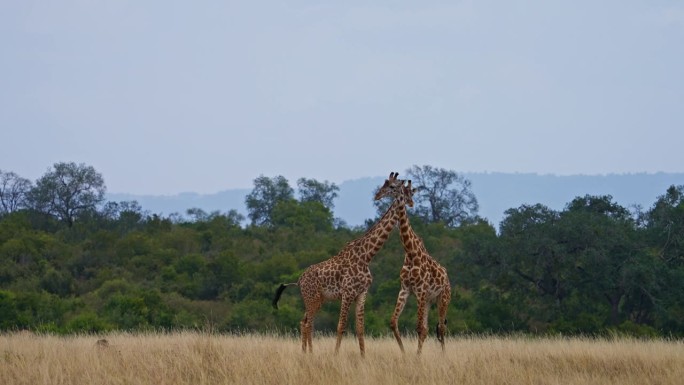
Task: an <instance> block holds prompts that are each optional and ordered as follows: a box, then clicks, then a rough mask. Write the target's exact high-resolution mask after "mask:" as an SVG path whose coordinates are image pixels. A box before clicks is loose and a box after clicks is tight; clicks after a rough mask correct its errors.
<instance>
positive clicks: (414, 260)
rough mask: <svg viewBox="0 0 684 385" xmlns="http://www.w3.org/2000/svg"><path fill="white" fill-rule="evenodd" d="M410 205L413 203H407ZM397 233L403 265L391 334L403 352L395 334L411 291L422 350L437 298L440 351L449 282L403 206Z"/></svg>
mask: <svg viewBox="0 0 684 385" xmlns="http://www.w3.org/2000/svg"><path fill="white" fill-rule="evenodd" d="M402 189H403V190H404V195H406V196H407V197H408V198H407V199H409V200H411V202H412V200H413V198H412V197H413V193H414V192H415V191H416V189H414V188H412V187H411V181H410V180H409V181H408V184H407V185H406V186H402ZM410 206H411V207H412V206H413V205H410ZM398 216H399V234H400V237H401V243H402V244H403V246H404V265H403V266H402V268H401V273H400V274H399V278H400V280H401V290H400V291H399V296H398V297H397V304H396V306H395V308H394V313H393V314H392V319H391V321H390V326H391V327H392V332H393V333H394V337H395V338H396V339H397V342H398V343H399V348H400V349H401V351H402V352H403V351H404V344H403V343H402V342H401V336H400V335H399V327H398V322H399V316H400V315H401V312H402V311H403V310H404V306H405V305H406V300H407V299H408V296H409V295H410V294H411V293H413V294H414V295H415V296H416V299H417V300H418V326H417V328H416V331H417V332H418V354H420V352H421V351H422V349H423V342H424V341H425V338H426V337H427V332H428V329H427V319H428V311H429V305H430V303H432V302H434V301H437V302H438V304H437V308H438V313H439V321H438V324H437V339H438V340H439V342H440V344H441V345H442V351H444V335H445V333H446V312H447V307H448V306H449V301H451V285H450V284H449V278H448V276H447V271H446V269H445V268H444V267H443V266H442V265H440V264H439V263H438V262H437V261H436V260H435V259H434V258H432V257H431V256H430V254H428V252H427V250H426V249H425V244H424V243H423V240H422V239H421V238H420V237H419V236H418V235H417V234H416V233H415V232H414V231H413V229H412V228H411V224H410V223H409V218H408V215H407V213H406V207H405V206H403V205H402V206H401V207H399V208H398Z"/></svg>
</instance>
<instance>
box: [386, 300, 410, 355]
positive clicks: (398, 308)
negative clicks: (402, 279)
mask: <svg viewBox="0 0 684 385" xmlns="http://www.w3.org/2000/svg"><path fill="white" fill-rule="evenodd" d="M408 296H409V291H408V289H405V288H403V287H402V289H401V290H400V291H399V296H398V297H397V304H396V305H395V306H394V313H392V319H391V320H390V327H391V328H392V333H394V338H395V339H396V340H397V343H398V344H399V349H401V352H402V353H403V352H404V344H403V343H402V342H401V335H400V334H399V316H400V315H401V312H403V311H404V306H406V300H407V299H408Z"/></svg>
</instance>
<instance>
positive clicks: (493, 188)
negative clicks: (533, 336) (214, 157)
mask: <svg viewBox="0 0 684 385" xmlns="http://www.w3.org/2000/svg"><path fill="white" fill-rule="evenodd" d="M461 174H462V175H464V176H465V177H466V178H467V179H469V180H470V181H471V182H472V189H473V192H474V193H475V196H476V197H477V200H478V202H479V204H480V210H479V214H480V216H482V217H484V218H487V220H489V222H491V223H492V224H494V225H495V226H497V227H498V224H499V222H500V221H501V220H502V219H503V216H504V212H505V211H506V210H508V209H510V208H516V207H519V206H520V205H523V204H536V203H541V204H543V205H546V206H548V207H550V208H551V209H554V210H562V209H563V208H564V207H565V205H566V204H567V203H569V202H570V201H571V200H572V199H574V198H575V197H578V196H584V195H587V194H589V195H612V196H613V199H614V201H615V202H617V203H619V204H620V205H622V206H624V207H629V206H631V205H634V204H637V205H641V206H642V207H644V208H649V207H651V205H653V203H654V202H655V200H656V199H657V197H658V196H660V195H663V194H664V193H665V191H666V190H667V188H668V187H669V186H671V185H684V173H655V174H647V173H635V174H608V175H570V176H557V175H539V174H531V173H461ZM384 178H385V177H382V176H378V177H366V178H359V179H353V180H348V181H345V182H342V183H340V184H339V185H338V186H339V187H340V191H339V195H338V197H337V199H336V200H335V217H338V218H341V219H342V220H344V221H345V222H346V223H347V224H348V225H350V226H355V225H361V224H363V223H364V221H365V220H366V219H368V218H374V217H375V208H374V206H373V192H374V191H375V189H376V188H377V187H378V186H379V185H380V184H382V182H383V181H384ZM250 191H251V189H234V190H226V191H221V192H218V193H215V194H197V193H191V192H189V193H181V194H176V195H134V194H125V193H112V194H107V199H108V200H110V201H117V202H118V201H130V200H135V201H137V202H138V203H140V205H141V206H142V207H143V209H144V210H147V211H149V212H152V213H157V214H163V215H169V214H172V213H178V214H181V215H185V212H186V210H187V209H189V208H200V209H202V210H204V211H206V212H212V211H217V210H218V211H220V212H227V211H229V210H231V209H235V210H237V211H238V212H239V213H241V214H243V215H245V217H246V216H247V210H246V208H245V196H246V195H247V194H249V193H250Z"/></svg>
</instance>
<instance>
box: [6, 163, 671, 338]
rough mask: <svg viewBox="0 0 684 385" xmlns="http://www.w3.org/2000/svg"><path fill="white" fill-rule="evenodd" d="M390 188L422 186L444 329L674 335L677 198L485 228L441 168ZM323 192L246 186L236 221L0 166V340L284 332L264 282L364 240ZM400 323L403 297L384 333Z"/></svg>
mask: <svg viewBox="0 0 684 385" xmlns="http://www.w3.org/2000/svg"><path fill="white" fill-rule="evenodd" d="M404 177H406V178H412V179H413V182H414V185H419V186H422V188H421V189H420V190H419V191H418V193H417V194H416V196H415V197H414V198H415V200H416V206H415V207H414V208H413V209H409V213H410V214H411V215H412V216H411V223H412V226H413V227H414V229H415V231H416V232H417V233H418V234H419V235H420V236H421V237H422V238H423V240H424V241H425V245H426V248H427V249H428V251H429V252H430V253H431V255H432V256H433V257H434V258H436V259H437V260H438V261H440V263H442V264H443V265H444V266H446V267H447V269H448V271H449V275H450V278H451V279H452V284H453V291H454V293H453V300H452V305H451V307H450V310H449V314H448V317H447V318H448V320H449V322H448V327H449V330H450V332H451V333H509V332H527V333H563V334H590V335H600V334H605V333H612V332H619V333H626V334H632V335H638V336H684V250H683V248H684V186H672V187H670V188H669V189H667V191H664V192H663V195H662V196H660V197H658V198H657V200H656V202H654V203H653V205H652V206H651V207H650V208H648V209H641V208H631V209H628V208H625V207H622V206H620V205H618V204H617V203H615V202H613V200H612V198H611V197H610V196H584V197H577V198H575V199H574V200H572V201H571V202H569V203H568V204H567V205H566V207H565V208H564V209H563V210H561V211H555V210H551V209H549V208H548V207H545V206H543V205H524V206H521V207H518V208H511V209H510V210H508V211H507V212H506V214H505V218H504V220H503V222H502V223H501V226H500V228H499V229H498V231H497V229H495V228H494V227H493V226H492V225H491V224H489V223H488V222H487V221H486V220H485V219H483V218H480V217H478V216H477V200H476V198H475V197H474V195H473V194H472V192H471V191H470V184H469V182H468V181H467V180H465V179H464V178H462V177H460V176H459V175H458V174H456V173H455V172H453V171H449V170H443V169H434V168H432V167H429V166H423V167H418V166H413V167H412V168H411V169H409V170H407V172H406V175H404ZM337 191H338V189H337V186H335V185H334V184H332V183H329V182H327V181H326V182H319V181H316V180H311V179H304V178H302V179H299V180H298V181H297V190H296V191H295V189H293V188H292V187H291V186H290V185H289V182H288V181H287V180H286V179H285V178H283V177H280V176H277V177H274V178H268V177H264V176H260V177H258V178H256V179H255V181H254V189H253V191H252V193H250V194H249V195H248V196H247V199H246V204H247V208H248V212H249V215H248V218H243V217H242V216H241V215H240V214H238V213H237V212H236V211H235V210H228V211H226V212H212V213H206V212H204V211H202V210H199V209H190V210H188V211H187V212H186V213H184V214H185V215H170V216H167V217H165V216H160V215H158V214H154V213H149V212H146V211H144V210H143V208H142V207H140V206H139V205H138V204H137V203H136V202H104V201H103V197H104V192H105V185H104V179H103V178H102V176H101V175H100V174H99V173H97V172H96V171H95V170H94V169H93V168H92V167H89V166H86V165H83V164H80V165H77V164H74V163H58V164H55V165H54V166H53V168H52V169H51V170H49V171H48V172H47V173H46V174H45V175H44V176H43V177H41V178H40V179H39V180H37V181H35V182H31V181H28V180H26V179H23V178H21V177H20V176H18V175H16V174H14V173H12V172H6V171H0V330H5V331H7V330H22V329H29V330H35V331H47V332H56V333H72V332H101V331H107V330H131V331H137V330H149V329H154V330H177V329H206V328H210V329H211V330H216V331H222V332H229V331H253V330H254V331H273V330H277V331H282V332H293V331H297V330H298V327H299V321H300V319H301V316H302V313H303V310H304V307H303V304H302V303H301V300H300V296H299V294H298V293H297V292H296V290H293V291H292V292H289V291H288V292H286V293H285V295H284V296H283V297H282V299H281V302H280V309H279V310H277V311H276V310H274V309H273V308H272V307H271V299H272V298H273V294H274V290H275V288H276V287H277V286H278V284H279V283H281V282H285V281H287V282H292V281H294V280H296V279H297V277H298V275H299V274H300V273H301V272H302V271H303V270H304V269H305V268H306V267H308V266H309V265H311V264H313V263H317V262H320V261H322V260H324V259H327V258H329V257H330V256H332V255H334V254H336V253H337V252H338V251H339V250H340V249H341V248H342V247H343V246H344V245H345V244H346V243H347V242H348V241H350V240H352V239H355V238H357V237H359V236H361V235H363V233H364V232H365V228H350V227H348V226H346V225H345V224H344V223H343V222H342V221H340V220H339V219H336V218H334V217H333V214H332V212H333V211H332V207H333V205H334V199H335V197H336V196H337ZM372 194H373V192H372V191H369V192H368V197H369V198H368V199H372ZM388 204H389V202H378V210H379V213H380V212H382V210H383V209H384V207H386V205H388ZM375 220H376V218H371V219H369V220H368V221H367V224H368V225H370V224H372V223H374V221H375ZM402 262H403V249H402V247H401V244H400V241H399V237H398V235H396V233H395V234H394V235H392V237H390V240H389V241H388V242H387V244H385V246H384V248H383V249H382V250H381V251H380V252H379V253H378V255H377V256H376V257H375V258H374V260H373V262H372V264H371V271H372V272H373V276H374V282H373V285H372V287H371V290H370V292H369V296H368V299H367V301H366V331H367V333H369V334H372V335H384V334H387V333H388V332H389V318H390V316H391V313H392V310H393V307H394V304H395V301H396V296H397V294H398V292H399V279H398V275H399V269H400V268H401V265H402ZM338 311H339V303H330V304H327V305H326V306H324V309H323V311H322V312H320V313H319V314H320V315H319V316H318V318H317V324H316V328H317V330H322V331H333V330H335V327H336V324H337V316H338ZM352 318H353V317H352ZM435 319H436V317H435V314H434V313H431V315H430V320H431V324H432V325H434V320H435ZM415 323H416V320H415V299H413V298H412V299H411V300H410V301H409V304H408V305H407V307H406V309H405V310H404V313H403V315H402V318H401V320H400V326H401V327H402V328H405V329H407V330H410V331H412V330H414V328H415ZM350 327H351V325H350ZM431 329H434V327H432V328H431Z"/></svg>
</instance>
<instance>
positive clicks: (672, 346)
mask: <svg viewBox="0 0 684 385" xmlns="http://www.w3.org/2000/svg"><path fill="white" fill-rule="evenodd" d="M101 339H106V341H107V342H106V343H105V342H100V343H99V344H98V342H97V341H98V340H101ZM313 343H314V345H313V347H314V352H313V353H312V354H304V353H302V352H301V347H300V343H299V339H298V338H297V337H296V336H292V337H282V336H276V335H263V334H261V335H257V334H244V335H221V334H212V333H201V332H178V333H147V334H123V333H112V334H107V335H100V336H90V335H79V336H66V337H65V336H55V335H36V334H30V333H25V332H24V333H7V334H2V335H0V354H1V356H0V384H6V385H11V384H32V385H33V384H74V385H79V384H84V385H85V384H88V385H97V384H169V385H171V384H279V385H282V384H411V385H419V384H626V385H629V384H639V385H642V384H684V342H682V341H678V340H667V339H658V340H639V339H627V338H606V339H594V338H562V337H554V338H532V337H491V336H475V337H472V336H471V337H458V336H452V337H451V338H448V339H447V341H446V349H445V351H444V352H442V350H441V348H440V346H439V343H438V342H437V341H436V340H435V339H434V338H432V339H430V340H428V341H426V345H425V347H424V349H423V353H422V354H421V355H420V356H419V355H417V354H416V347H417V341H416V340H415V338H411V337H407V338H405V339H404V345H405V347H406V348H407V352H406V353H405V354H402V353H401V352H400V350H399V348H398V346H397V344H396V342H395V341H394V339H393V338H390V337H386V338H367V339H366V356H365V358H362V357H361V356H360V354H359V351H358V344H357V343H356V340H355V339H354V338H352V337H351V336H350V337H346V338H345V340H344V341H343V342H342V348H341V349H340V352H339V354H335V353H334V346H335V340H334V337H329V336H322V335H318V336H315V337H314V341H313Z"/></svg>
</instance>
